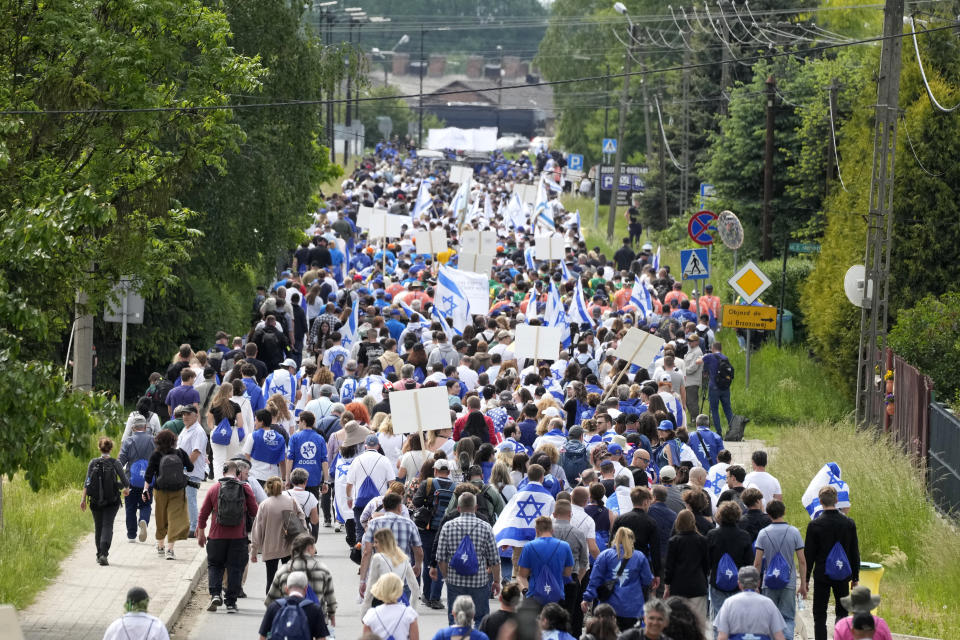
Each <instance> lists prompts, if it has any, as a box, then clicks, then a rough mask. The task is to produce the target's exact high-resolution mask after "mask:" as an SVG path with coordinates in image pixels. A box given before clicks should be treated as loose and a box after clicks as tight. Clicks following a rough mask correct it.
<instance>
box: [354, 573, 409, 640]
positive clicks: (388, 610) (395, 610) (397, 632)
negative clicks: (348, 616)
mask: <svg viewBox="0 0 960 640" xmlns="http://www.w3.org/2000/svg"><path fill="white" fill-rule="evenodd" d="M370 591H371V592H372V593H373V597H374V598H376V599H377V600H380V601H381V602H383V604H381V605H378V606H376V607H373V608H371V609H368V610H367V612H366V613H365V614H363V633H364V634H367V633H371V632H372V633H375V634H377V635H378V636H380V637H381V638H383V640H391V639H392V640H420V627H419V626H418V625H417V612H416V611H414V610H413V608H412V607H409V606H407V605H405V604H403V603H402V602H399V600H400V596H402V595H403V580H401V579H400V578H399V577H398V576H397V574H395V573H392V572H390V573H385V574H383V575H382V576H380V577H379V578H378V579H377V581H376V582H375V583H374V584H373V586H372V587H370Z"/></svg>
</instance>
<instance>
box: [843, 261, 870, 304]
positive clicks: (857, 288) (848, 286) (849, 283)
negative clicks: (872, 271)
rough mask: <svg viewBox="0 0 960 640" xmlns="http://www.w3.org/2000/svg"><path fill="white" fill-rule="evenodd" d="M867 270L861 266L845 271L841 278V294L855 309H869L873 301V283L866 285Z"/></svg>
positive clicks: (854, 266)
mask: <svg viewBox="0 0 960 640" xmlns="http://www.w3.org/2000/svg"><path fill="white" fill-rule="evenodd" d="M866 280H867V270H866V268H864V266H863V265H862V264H855V265H853V266H852V267H850V268H849V269H847V274H846V275H845V276H843V292H844V293H845V294H847V300H849V301H850V302H851V303H852V304H853V306H855V307H869V306H870V300H872V299H873V283H872V282H870V283H867V281H866Z"/></svg>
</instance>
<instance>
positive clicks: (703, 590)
mask: <svg viewBox="0 0 960 640" xmlns="http://www.w3.org/2000/svg"><path fill="white" fill-rule="evenodd" d="M675 526H676V534H675V535H673V536H672V537H671V538H670V542H669V543H668V545H667V562H666V565H665V566H664V578H663V579H664V583H665V584H666V588H665V589H664V593H663V595H664V597H665V598H669V597H670V596H681V597H684V598H686V599H687V600H689V602H690V606H691V607H692V608H693V610H694V611H696V612H697V613H698V614H699V615H700V617H701V618H703V619H704V620H706V618H707V593H708V591H707V577H708V576H709V575H710V551H709V548H708V545H707V539H706V538H704V537H703V536H702V535H700V532H699V531H697V520H696V516H694V514H693V512H692V511H690V510H689V509H684V510H683V511H681V512H680V513H679V515H677V521H676V525H675Z"/></svg>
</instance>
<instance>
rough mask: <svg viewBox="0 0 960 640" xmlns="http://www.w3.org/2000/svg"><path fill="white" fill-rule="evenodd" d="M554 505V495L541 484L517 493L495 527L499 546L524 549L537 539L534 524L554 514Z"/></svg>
mask: <svg viewBox="0 0 960 640" xmlns="http://www.w3.org/2000/svg"><path fill="white" fill-rule="evenodd" d="M553 504H554V499H553V495H551V494H550V491H548V490H547V489H546V488H545V487H544V486H543V485H540V484H535V483H530V484H528V485H526V486H525V487H524V488H523V490H522V491H518V492H517V493H515V494H514V495H513V497H512V498H510V501H509V502H508V503H507V505H506V506H505V507H504V509H503V511H502V512H501V513H500V517H498V518H497V522H496V524H494V525H493V533H494V535H495V536H496V539H497V545H498V546H511V547H522V546H523V545H524V544H525V543H527V542H529V541H530V540H533V539H534V538H536V537H537V532H536V528H535V527H534V522H535V521H536V519H537V518H539V517H540V516H549V515H550V514H552V513H553Z"/></svg>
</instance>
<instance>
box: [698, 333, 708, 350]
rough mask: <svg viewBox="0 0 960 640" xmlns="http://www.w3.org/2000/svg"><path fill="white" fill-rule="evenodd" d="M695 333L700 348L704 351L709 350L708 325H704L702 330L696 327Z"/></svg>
mask: <svg viewBox="0 0 960 640" xmlns="http://www.w3.org/2000/svg"><path fill="white" fill-rule="evenodd" d="M697 335H698V336H700V349H701V351H703V352H704V353H709V352H710V327H706V328H705V329H704V330H703V331H701V330H700V329H697Z"/></svg>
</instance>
